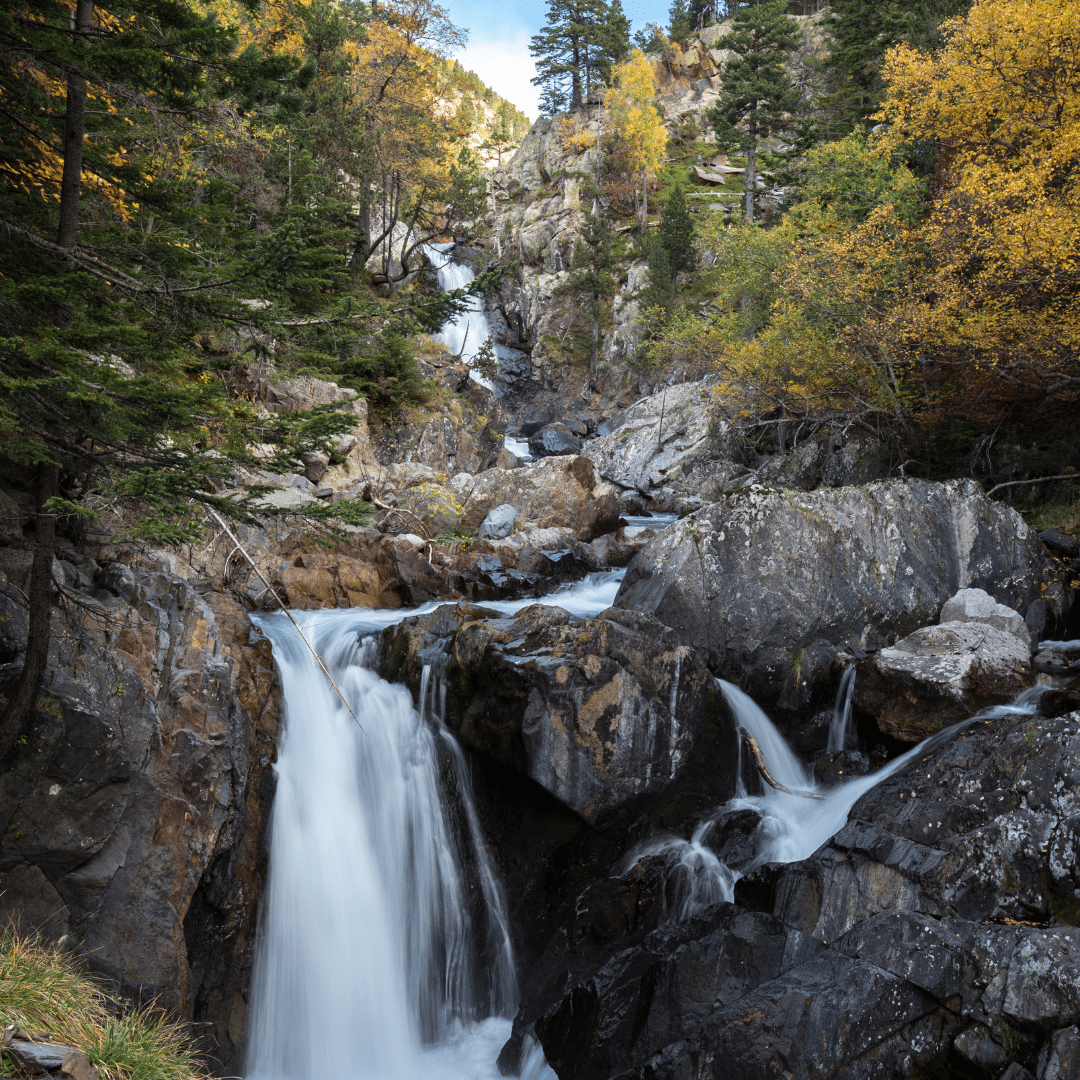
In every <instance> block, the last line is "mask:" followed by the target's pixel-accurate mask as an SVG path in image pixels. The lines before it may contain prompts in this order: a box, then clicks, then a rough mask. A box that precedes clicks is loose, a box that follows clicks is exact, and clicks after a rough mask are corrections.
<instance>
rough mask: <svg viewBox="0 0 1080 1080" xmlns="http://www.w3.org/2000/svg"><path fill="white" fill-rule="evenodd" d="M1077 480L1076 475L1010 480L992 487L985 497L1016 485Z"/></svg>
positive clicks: (1061, 474) (1060, 474) (1062, 474)
mask: <svg viewBox="0 0 1080 1080" xmlns="http://www.w3.org/2000/svg"><path fill="white" fill-rule="evenodd" d="M1075 479H1077V476H1076V473H1059V474H1058V475H1057V476H1039V477H1036V479H1034V480H1010V481H1009V482H1008V483H1007V484H998V485H997V487H992V488H991V489H990V490H989V491H988V492H987V493H986V494H987V497H989V496H991V495H993V494H994V492H995V491H1001V490H1002V489H1003V488H1011V487H1016V486H1017V485H1018V484H1046V483H1049V482H1050V481H1051V480H1075Z"/></svg>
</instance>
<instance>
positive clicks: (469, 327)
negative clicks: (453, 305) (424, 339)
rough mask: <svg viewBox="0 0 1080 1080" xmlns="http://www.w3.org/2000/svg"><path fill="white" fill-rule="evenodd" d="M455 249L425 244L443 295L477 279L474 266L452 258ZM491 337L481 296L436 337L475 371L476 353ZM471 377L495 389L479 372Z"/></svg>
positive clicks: (425, 251) (476, 297)
mask: <svg viewBox="0 0 1080 1080" xmlns="http://www.w3.org/2000/svg"><path fill="white" fill-rule="evenodd" d="M453 247H454V245H453V244H425V245H424V254H425V255H427V257H428V259H429V261H430V262H431V265H432V266H434V267H435V272H436V273H437V274H438V276H439V288H440V289H441V290H442V291H443V292H450V291H451V290H453V289H464V288H465V287H466V286H467V285H470V284H471V283H472V282H473V281H474V280H475V279H476V275H475V274H474V273H473V272H472V269H471V268H470V267H468V266H466V265H465V264H464V263H456V262H454V260H453V258H452V256H451V255H450V252H451V250H452V249H453ZM490 337H491V327H490V326H489V325H488V321H487V316H486V315H485V314H484V304H483V301H482V300H481V299H480V297H479V296H471V297H469V306H468V308H467V309H466V310H465V311H463V312H462V313H461V314H460V315H459V316H458V317H457V318H456V319H453V320H452V321H450V322H448V323H446V324H445V325H444V326H443V328H442V330H441V331H439V333H438V334H436V336H435V340H436V341H441V342H442V343H443V344H444V345H445V346H446V347H447V348H448V349H449V350H450V352H451V353H452V354H453V355H454V356H460V357H461V359H462V360H464V361H465V363H466V364H468V365H469V367H470V368H471V367H472V363H473V360H474V359H475V357H476V354H477V353H478V352H479V351H480V349H481V348H482V347H483V344H484V342H485V341H487V340H488V339H489V338H490ZM469 377H470V378H471V379H475V380H476V381H477V382H478V383H480V384H481V385H482V386H486V387H487V388H488V389H489V390H492V391H493V390H494V389H495V384H494V383H492V382H491V380H490V379H486V378H485V377H484V376H483V375H481V374H480V372H478V371H470V372H469Z"/></svg>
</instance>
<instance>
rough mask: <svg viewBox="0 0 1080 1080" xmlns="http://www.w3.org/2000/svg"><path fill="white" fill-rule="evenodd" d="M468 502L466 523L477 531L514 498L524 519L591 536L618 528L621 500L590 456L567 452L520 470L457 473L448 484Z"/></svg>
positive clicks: (463, 524)
mask: <svg viewBox="0 0 1080 1080" xmlns="http://www.w3.org/2000/svg"><path fill="white" fill-rule="evenodd" d="M448 486H449V488H450V490H451V491H452V492H453V493H454V496H455V498H456V499H457V500H458V502H459V503H460V504H461V505H462V506H463V507H464V514H463V516H462V521H461V527H462V528H463V529H465V530H467V531H470V532H472V531H475V530H476V529H478V528H479V527H480V524H481V522H482V521H483V520H484V518H485V517H486V516H487V515H488V513H489V512H490V511H491V510H492V509H494V508H495V507H496V506H500V505H503V504H507V503H509V504H510V505H511V506H513V507H514V509H515V510H516V511H517V516H518V518H519V519H521V520H522V521H528V522H533V523H535V524H537V525H539V526H540V528H563V527H565V528H570V529H572V530H573V531H574V535H575V536H576V537H577V538H578V539H579V540H584V541H589V540H593V539H594V538H596V537H597V536H601V535H603V534H604V533H607V532H613V531H614V530H615V529H617V528H618V524H619V514H620V512H621V509H622V507H621V504H620V502H619V498H618V496H617V495H616V493H615V491H614V489H613V488H612V487H611V486H610V485H609V484H603V483H599V482H598V481H597V477H596V474H595V472H594V471H593V467H592V463H591V462H590V461H589V459H588V458H584V457H578V456H575V455H565V456H561V457H555V458H545V459H542V460H540V461H534V462H530V463H529V464H528V465H526V466H524V467H523V468H520V469H513V470H506V469H489V470H488V471H487V472H483V473H479V474H477V475H476V476H469V475H466V474H463V473H462V474H458V475H457V476H455V477H453V478H452V479H451V481H450V483H449V485H448Z"/></svg>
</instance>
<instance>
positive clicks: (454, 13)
mask: <svg viewBox="0 0 1080 1080" xmlns="http://www.w3.org/2000/svg"><path fill="white" fill-rule="evenodd" d="M670 4H671V0H623V10H624V11H625V12H626V15H627V17H628V18H629V19H630V21H631V23H632V28H631V31H634V30H640V29H641V27H643V26H644V25H645V23H647V22H655V23H658V24H659V25H661V26H666V25H667V17H668V8H669V7H670ZM443 5H444V6H445V8H446V10H447V11H448V12H449V15H450V19H451V21H452V22H454V23H455V24H456V25H457V26H462V27H465V28H467V29H468V31H469V44H468V47H467V48H466V49H465V50H464V52H461V53H458V54H457V59H458V60H460V61H461V63H462V66H464V67H465V68H466V69H467V70H470V71H475V72H476V74H477V75H479V76H480V78H481V79H482V80H483V81H484V82H485V83H486V84H487V85H488V86H490V87H491V88H492V89H493V90H494V91H495V92H496V93H498V94H501V95H502V96H503V97H504V98H506V99H507V100H509V101H512V102H513V103H514V104H515V105H516V106H517V107H518V108H519V109H521V110H522V112H525V113H527V114H528V115H529V117H530V118H531V119H533V120H535V119H536V117H537V116H538V115H539V112H540V108H539V105H538V101H539V97H540V95H539V90H538V88H537V87H535V86H533V85H532V84H531V83H530V82H529V80H530V79H531V78H533V76H534V75H535V74H536V68H535V67H534V66H533V61H532V57H531V56H530V55H529V38H531V37H532V36H533V34H535V33H537V31H539V29H540V27H541V26H543V25H544V12H545V11H546V10H547V3H546V2H545V0H519V2H516V3H515V2H513V0H505V2H503V3H499V2H497V0H496V2H491V0H488V2H486V3H482V2H480V0H443Z"/></svg>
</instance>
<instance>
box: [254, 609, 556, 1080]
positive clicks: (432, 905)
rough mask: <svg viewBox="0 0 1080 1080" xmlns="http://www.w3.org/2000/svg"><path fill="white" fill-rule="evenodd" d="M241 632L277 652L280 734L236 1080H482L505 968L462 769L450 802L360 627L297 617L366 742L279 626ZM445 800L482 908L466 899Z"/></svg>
mask: <svg viewBox="0 0 1080 1080" xmlns="http://www.w3.org/2000/svg"><path fill="white" fill-rule="evenodd" d="M380 614H381V613H380ZM398 616H399V617H400V613H398ZM254 618H255V621H256V622H257V624H258V625H259V627H260V628H261V629H262V631H263V633H265V634H266V636H267V637H268V638H269V639H270V640H271V642H272V643H273V648H274V659H275V662H276V664H277V667H278V671H279V673H280V677H281V686H282V694H283V699H284V729H283V730H284V734H283V737H282V739H281V743H280V747H279V756H278V763H277V767H276V773H277V792H276V795H275V798H274V806H273V812H272V818H271V827H270V838H271V839H270V859H269V876H268V880H267V888H266V895H265V900H264V908H263V913H262V921H261V925H260V929H259V941H258V947H257V951H256V961H255V970H254V973H253V978H252V998H251V1019H250V1023H249V1048H248V1062H247V1070H246V1075H247V1077H248V1080H325V1078H326V1077H327V1076H333V1075H338V1074H341V1073H343V1072H344V1073H347V1074H348V1075H349V1078H350V1080H485V1078H489V1077H490V1078H491V1080H495V1077H496V1076H497V1075H498V1074H497V1070H496V1068H495V1064H494V1063H495V1059H496V1057H497V1055H498V1052H499V1049H500V1047H501V1046H502V1043H503V1042H504V1041H505V1039H506V1037H507V1035H508V1034H509V1027H510V1022H509V1019H508V1018H509V1017H511V1016H512V1015H513V1013H514V1010H515V1008H516V987H515V985H514V976H513V960H512V957H511V955H510V941H509V934H508V933H507V931H506V928H507V925H508V924H507V918H506V912H505V909H504V906H503V904H502V894H501V889H500V888H499V887H498V879H497V877H496V875H495V873H494V871H493V869H492V867H491V866H490V864H489V863H488V859H487V854H486V852H485V850H484V845H483V843H482V842H480V841H481V837H480V833H479V825H478V823H477V821H476V814H475V810H474V809H473V807H472V802H471V793H470V790H469V786H468V783H467V775H466V770H465V769H464V767H463V763H461V765H459V766H457V767H456V775H457V778H458V787H457V790H456V792H449V791H447V790H445V789H444V788H443V786H442V784H441V783H440V769H439V764H440V761H439V755H440V754H442V753H444V752H447V751H448V750H449V747H450V744H451V743H452V742H453V740H452V739H451V738H450V736H449V733H446V735H445V737H443V730H444V729H443V730H438V729H437V728H436V729H435V730H433V726H432V725H429V724H427V723H425V722H424V721H423V720H422V719H421V717H420V715H419V714H418V713H417V712H416V710H415V709H414V708H413V704H412V699H411V696H410V694H409V692H408V691H407V690H406V689H405V688H404V687H402V686H392V685H391V684H389V683H387V682H385V681H384V680H382V679H380V678H379V677H378V676H377V675H376V674H375V673H374V672H373V671H372V670H370V663H371V662H372V661H373V658H374V646H373V642H372V641H371V639H368V641H367V643H366V644H365V643H364V642H363V641H362V640H361V637H360V635H361V633H362V632H363V631H364V630H365V629H367V627H368V624H370V622H371V613H368V612H364V611H313V612H297V613H296V618H297V620H298V622H299V623H300V625H301V626H302V628H303V631H304V633H305V635H306V636H307V637H308V640H309V641H311V643H312V645H313V647H314V648H315V649H316V651H317V652H318V653H319V654H320V656H321V657H322V658H323V661H324V663H325V664H326V667H327V669H328V670H329V671H330V673H331V674H332V675H333V678H334V680H335V682H336V683H337V685H338V687H340V689H341V691H342V694H343V695H344V696H345V698H346V699H347V700H348V701H349V702H350V705H351V707H352V709H353V711H354V712H355V714H356V720H358V721H359V724H362V725H363V730H361V729H360V727H359V726H358V724H357V722H355V721H354V718H353V717H352V716H351V715H350V714H349V712H348V710H347V709H346V708H345V706H344V704H343V702H342V700H341V698H340V697H339V696H338V694H337V693H336V692H335V691H334V689H333V687H332V686H331V684H330V682H329V680H328V679H327V678H326V676H325V674H323V673H322V672H321V671H320V670H319V668H318V666H317V665H316V663H315V661H314V659H313V657H312V655H311V653H310V652H309V650H308V649H307V647H306V646H305V644H304V643H303V641H302V640H301V638H300V636H299V634H298V633H297V632H296V630H295V629H294V627H293V626H292V624H291V623H289V622H288V621H287V620H286V619H285V617H284V616H282V615H265V616H255V617H254ZM425 690H426V687H425ZM451 757H453V754H451ZM455 803H456V805H458V806H461V807H462V808H464V812H465V817H466V819H467V827H466V829H465V830H464V832H465V834H466V839H467V841H468V842H469V843H470V844H471V850H470V851H469V855H470V856H471V859H472V864H473V865H474V866H475V867H476V876H477V877H478V878H479V884H480V886H481V890H482V892H483V901H484V902H483V903H470V901H469V893H470V888H469V884H470V883H469V881H468V880H467V879H466V872H465V869H464V867H465V866H466V860H465V858H464V857H463V856H464V854H465V853H464V852H463V850H462V838H461V837H460V836H459V834H458V832H457V831H456V830H455V829H454V828H453V823H452V816H451V810H450V807H451V804H455ZM477 919H484V920H486V922H487V926H486V927H480V926H477V925H476V922H475V921H476V920H477ZM485 940H486V941H487V947H486V949H485V948H483V947H482V946H481V948H480V949H478V948H477V947H476V944H477V942H481V943H482V942H484V941H485ZM530 1068H531V1069H532V1071H533V1072H534V1073H537V1074H539V1072H540V1071H541V1070H544V1069H546V1066H544V1065H543V1062H542V1059H541V1060H540V1062H539V1063H537V1062H536V1061H533V1062H532V1063H531V1064H530ZM547 1075H548V1076H551V1075H553V1074H551V1073H550V1071H548V1072H547Z"/></svg>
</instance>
